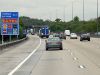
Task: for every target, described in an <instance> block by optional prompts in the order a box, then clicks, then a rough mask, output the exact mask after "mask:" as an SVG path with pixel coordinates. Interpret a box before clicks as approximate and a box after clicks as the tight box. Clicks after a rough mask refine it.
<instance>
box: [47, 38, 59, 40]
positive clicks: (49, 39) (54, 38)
mask: <svg viewBox="0 0 100 75" xmlns="http://www.w3.org/2000/svg"><path fill="white" fill-rule="evenodd" d="M48 41H60V39H59V38H49V39H48Z"/></svg>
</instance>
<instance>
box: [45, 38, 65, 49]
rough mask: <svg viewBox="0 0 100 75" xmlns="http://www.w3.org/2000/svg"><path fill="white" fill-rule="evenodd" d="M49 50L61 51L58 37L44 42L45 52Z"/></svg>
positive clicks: (60, 41)
mask: <svg viewBox="0 0 100 75" xmlns="http://www.w3.org/2000/svg"><path fill="white" fill-rule="evenodd" d="M49 48H59V49H60V50H63V47H62V40H61V39H60V38H59V37H53V38H48V39H47V40H46V50H48V49H49Z"/></svg>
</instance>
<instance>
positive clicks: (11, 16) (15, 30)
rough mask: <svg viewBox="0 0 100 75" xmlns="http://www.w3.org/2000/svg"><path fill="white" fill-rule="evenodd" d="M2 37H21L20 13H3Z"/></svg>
mask: <svg viewBox="0 0 100 75" xmlns="http://www.w3.org/2000/svg"><path fill="white" fill-rule="evenodd" d="M1 22H2V26H1V35H19V13H18V12H1Z"/></svg>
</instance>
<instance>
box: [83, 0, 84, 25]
mask: <svg viewBox="0 0 100 75" xmlns="http://www.w3.org/2000/svg"><path fill="white" fill-rule="evenodd" d="M83 23H84V0H83Z"/></svg>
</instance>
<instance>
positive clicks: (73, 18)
mask: <svg viewBox="0 0 100 75" xmlns="http://www.w3.org/2000/svg"><path fill="white" fill-rule="evenodd" d="M73 2H74V1H72V21H73V19H74V18H73V12H74V10H73V7H74V6H73Z"/></svg>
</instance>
